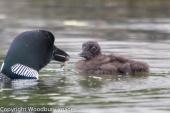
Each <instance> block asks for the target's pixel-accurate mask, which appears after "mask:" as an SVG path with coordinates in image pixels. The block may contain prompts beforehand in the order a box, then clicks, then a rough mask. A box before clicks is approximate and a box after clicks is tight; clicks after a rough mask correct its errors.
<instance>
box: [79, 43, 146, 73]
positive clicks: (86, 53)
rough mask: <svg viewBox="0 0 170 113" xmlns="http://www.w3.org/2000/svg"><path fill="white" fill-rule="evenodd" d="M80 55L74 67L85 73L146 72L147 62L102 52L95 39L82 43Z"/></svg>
mask: <svg viewBox="0 0 170 113" xmlns="http://www.w3.org/2000/svg"><path fill="white" fill-rule="evenodd" d="M80 56H81V57H83V58H84V59H83V60H80V61H78V62H77V63H76V69H77V70H78V71H79V72H81V73H85V74H97V75H101V74H123V75H127V74H132V75H133V74H137V73H139V72H141V73H143V72H144V73H148V72H149V66H148V64H146V63H144V62H140V61H135V60H131V59H128V58H125V57H122V56H118V55H114V54H110V55H105V54H102V52H101V48H100V46H99V44H98V43H97V42H96V41H88V42H85V43H83V45H82V53H80Z"/></svg>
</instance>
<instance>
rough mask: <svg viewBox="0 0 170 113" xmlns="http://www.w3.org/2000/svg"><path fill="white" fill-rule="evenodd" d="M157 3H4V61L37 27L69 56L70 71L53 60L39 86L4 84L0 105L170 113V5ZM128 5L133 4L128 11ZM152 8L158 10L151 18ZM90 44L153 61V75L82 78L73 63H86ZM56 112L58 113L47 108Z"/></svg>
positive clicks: (0, 18) (0, 17)
mask: <svg viewBox="0 0 170 113" xmlns="http://www.w3.org/2000/svg"><path fill="white" fill-rule="evenodd" d="M123 1H124V0H123ZM156 1H157V2H154V5H153V6H151V5H149V4H151V3H150V2H148V3H147V2H146V1H145V2H142V4H144V3H146V4H147V5H145V8H146V9H147V10H149V11H148V12H147V13H146V12H145V10H144V9H142V8H141V6H140V5H139V4H141V3H140V2H139V1H138V2H132V0H127V1H124V2H118V1H116V0H115V1H114V2H111V3H112V4H110V5H109V4H106V3H107V2H106V3H103V2H102V1H98V2H96V3H95V2H94V3H93V2H90V1H87V2H78V1H77V2H76V5H75V4H73V3H70V2H68V1H67V0H64V2H62V1H60V0H57V1H56V2H55V1H54V0H50V1H48V2H47V1H46V2H45V1H44V2H39V0H35V1H31V0H30V1H29V0H22V1H21V0H13V1H10V0H0V3H1V4H0V6H2V7H1V8H0V9H1V10H0V22H1V26H0V34H1V35H0V64H2V62H3V59H4V57H5V54H6V52H7V50H8V48H9V46H10V43H11V42H12V40H13V39H14V37H15V36H17V35H18V34H19V33H21V32H23V31H26V30H33V29H46V30H50V31H51V32H53V34H54V35H55V38H56V39H55V45H57V46H58V47H60V48H62V49H64V50H65V51H67V52H68V53H69V54H70V56H71V58H70V61H69V62H68V64H67V66H66V69H65V70H63V69H61V68H60V63H59V62H54V61H51V62H50V63H49V64H48V65H47V66H46V67H45V68H43V69H42V70H41V71H40V77H39V78H40V79H39V80H38V81H29V80H26V81H24V80H16V81H10V82H7V83H1V84H0V87H1V89H0V96H1V97H0V107H18V108H19V107H31V106H33V107H37V108H38V107H40V108H41V107H44V106H45V107H49V108H58V107H60V108H62V107H65V109H66V110H65V112H74V113H106V112H110V113H149V112H153V113H168V112H169V110H170V109H169V108H170V82H169V81H170V38H169V37H170V18H169V17H168V16H167V15H166V14H169V12H168V11H166V10H165V9H166V8H168V7H167V5H165V4H169V2H168V1H166V2H165V3H164V4H163V3H162V2H161V0H156ZM130 2H132V3H134V4H132V5H131V6H130V7H126V6H129V5H128V3H129V4H130ZM161 3H162V5H161ZM95 4H97V5H95ZM103 4H104V5H103ZM80 6H83V7H80ZM132 6H134V7H132ZM8 7H11V9H9V8H8ZM23 8H24V9H23ZM87 8H91V10H92V12H89V10H85V9H87ZM120 8H121V9H122V10H119V9H120ZM133 8H136V10H133ZM164 8H165V9H164ZM78 9H79V10H78ZM115 9H117V10H116V11H115ZM126 9H129V10H128V11H126ZM21 10H23V11H22V12H20V11H21ZM113 10H114V11H115V14H112V13H111V11H113ZM152 10H158V12H155V13H153V15H150V14H151V12H152ZM69 11H70V12H69ZM107 11H110V12H108V13H106V12H107ZM121 11H122V13H121ZM73 12H74V13H73ZM130 12H133V15H132V13H130ZM163 12H164V13H163ZM83 13H84V14H83ZM85 14H86V15H85ZM103 14H105V15H103ZM109 14H110V15H109ZM88 40H97V41H98V42H99V44H100V45H101V47H102V51H103V52H104V53H106V54H111V53H114V54H119V55H123V56H127V57H129V58H132V59H136V60H140V61H144V62H147V63H148V64H149V65H150V70H151V72H150V75H149V76H142V77H130V76H127V77H122V76H118V77H103V78H99V77H86V76H83V75H81V74H79V73H78V72H76V70H75V68H74V64H75V63H76V62H77V61H78V60H79V59H80V58H79V57H78V54H79V52H80V50H81V45H82V43H83V42H85V41H88ZM58 110H59V109H58ZM9 112H10V111H9ZM57 112H60V111H49V113H57ZM29 113H30V112H29ZM31 113H38V111H37V112H36V111H32V112H31ZM45 113H48V112H45Z"/></svg>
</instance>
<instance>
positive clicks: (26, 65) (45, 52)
mask: <svg viewBox="0 0 170 113" xmlns="http://www.w3.org/2000/svg"><path fill="white" fill-rule="evenodd" d="M54 40H55V38H54V35H53V34H52V33H51V32H49V31H45V30H33V31H26V32H23V33H21V34H19V35H18V36H17V37H16V38H15V39H14V40H13V42H12V44H11V46H10V48H9V50H8V52H7V55H6V57H5V59H4V62H3V64H2V66H1V73H3V74H4V75H6V76H7V77H9V78H11V79H38V71H39V70H40V69H41V68H43V67H44V66H45V65H47V64H48V63H49V62H50V60H51V59H53V60H56V61H60V62H65V61H67V60H68V59H69V55H68V54H67V53H66V52H64V51H63V50H61V49H59V48H57V47H56V46H55V45H54Z"/></svg>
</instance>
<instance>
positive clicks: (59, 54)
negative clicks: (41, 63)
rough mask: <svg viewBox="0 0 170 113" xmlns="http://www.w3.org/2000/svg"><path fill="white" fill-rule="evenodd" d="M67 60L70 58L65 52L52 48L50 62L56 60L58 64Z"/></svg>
mask: <svg viewBox="0 0 170 113" xmlns="http://www.w3.org/2000/svg"><path fill="white" fill-rule="evenodd" d="M69 58H70V56H69V55H68V54H67V53H66V52H65V51H63V50H61V49H59V48H57V47H56V46H54V50H53V55H52V60H56V61H59V62H65V61H68V60H69Z"/></svg>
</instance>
